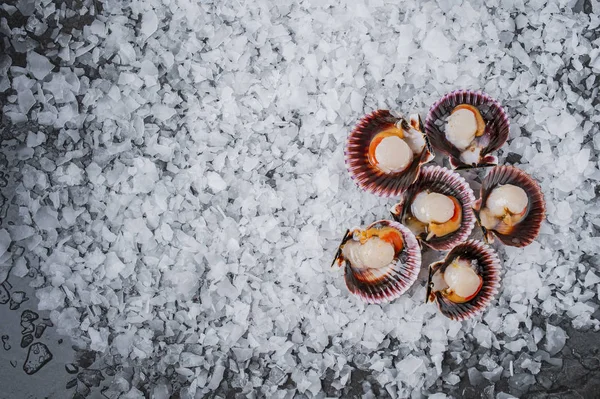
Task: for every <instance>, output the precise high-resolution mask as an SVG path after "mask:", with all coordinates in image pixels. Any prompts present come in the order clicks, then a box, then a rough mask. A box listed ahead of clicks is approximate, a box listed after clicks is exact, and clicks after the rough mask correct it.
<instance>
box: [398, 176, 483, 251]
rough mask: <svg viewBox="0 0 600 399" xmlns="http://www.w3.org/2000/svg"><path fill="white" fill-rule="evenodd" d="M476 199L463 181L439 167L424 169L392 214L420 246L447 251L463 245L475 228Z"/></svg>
mask: <svg viewBox="0 0 600 399" xmlns="http://www.w3.org/2000/svg"><path fill="white" fill-rule="evenodd" d="M474 201H475V196H474V195H473V190H471V188H470V187H469V185H468V184H467V182H466V181H465V179H463V178H462V177H461V176H460V175H459V174H458V173H456V172H453V171H451V170H449V169H447V168H443V167H441V166H426V167H424V168H422V169H421V172H420V174H419V178H418V179H417V181H416V182H415V183H414V184H412V185H411V186H410V187H409V188H408V189H407V190H406V191H405V192H404V193H403V194H402V196H401V197H400V201H399V202H398V203H397V204H395V205H394V206H393V207H392V209H391V213H392V216H393V218H394V220H396V221H397V222H399V223H402V224H404V225H405V226H407V227H408V228H409V229H410V230H411V231H412V232H413V233H414V234H415V236H416V237H417V239H418V240H420V241H421V243H423V244H425V245H427V246H429V247H431V248H433V249H436V250H442V251H446V250H449V249H450V248H452V247H454V246H455V245H456V244H458V243H461V242H463V241H465V240H466V239H467V238H468V237H469V235H470V234H471V231H472V230H473V227H474V226H475V215H474V213H473V209H472V206H473V203H474Z"/></svg>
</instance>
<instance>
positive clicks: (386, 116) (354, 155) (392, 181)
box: [345, 110, 434, 197]
mask: <svg viewBox="0 0 600 399" xmlns="http://www.w3.org/2000/svg"><path fill="white" fill-rule="evenodd" d="M422 125H423V124H422V122H421V119H420V117H419V116H418V115H414V116H411V118H410V121H406V120H405V119H404V118H402V117H395V116H393V115H392V114H391V113H390V112H389V111H387V110H378V111H375V112H373V113H371V114H369V115H367V116H365V117H364V118H362V119H361V120H360V121H359V122H358V124H357V125H356V127H355V128H354V130H353V131H352V133H350V135H349V136H348V140H347V143H346V149H345V157H346V167H347V168H348V172H349V173H350V176H351V177H352V179H353V180H354V181H355V182H356V184H357V185H358V186H359V187H360V188H362V189H363V190H365V191H368V192H370V193H373V194H376V195H379V196H381V197H392V196H398V195H399V194H400V193H402V192H403V191H404V190H405V189H406V188H407V187H408V186H409V185H411V184H412V183H413V182H414V181H415V179H416V178H417V176H418V174H419V169H420V167H421V165H422V164H424V163H427V162H429V161H431V160H432V159H433V157H434V154H433V150H432V148H431V145H430V144H429V141H428V140H427V138H426V137H425V135H424V134H423V126H422ZM394 126H396V127H400V128H402V129H403V130H404V131H409V130H410V131H411V133H413V134H418V133H420V134H422V135H423V140H424V142H425V146H424V147H423V150H422V151H421V153H419V154H414V157H413V160H412V163H410V165H409V166H408V167H407V168H406V169H405V170H403V171H401V172H396V173H385V172H383V171H381V170H380V169H379V168H377V167H376V166H374V165H373V164H372V163H371V161H370V160H369V154H368V152H369V145H370V144H371V141H372V140H373V138H374V137H375V136H376V135H377V134H378V133H381V132H383V131H385V130H387V129H391V128H393V127H394Z"/></svg>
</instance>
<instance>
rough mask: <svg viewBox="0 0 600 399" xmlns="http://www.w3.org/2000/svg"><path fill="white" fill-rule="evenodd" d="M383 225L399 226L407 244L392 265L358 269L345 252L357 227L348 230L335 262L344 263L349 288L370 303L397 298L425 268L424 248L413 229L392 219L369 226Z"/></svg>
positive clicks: (341, 265)
mask: <svg viewBox="0 0 600 399" xmlns="http://www.w3.org/2000/svg"><path fill="white" fill-rule="evenodd" d="M382 227H391V228H393V229H395V230H397V231H398V232H399V233H400V234H401V236H402V239H403V244H404V245H403V247H402V249H401V250H400V251H399V252H398V253H397V254H396V257H395V258H394V261H393V262H392V263H390V264H389V265H388V266H386V267H384V268H381V269H367V270H357V269H354V268H353V267H352V265H351V264H350V261H348V260H347V259H346V258H345V257H344V255H343V254H342V247H343V246H344V244H346V243H347V242H348V241H350V240H352V239H354V237H353V231H350V230H348V231H346V234H345V235H344V238H343V239H342V242H341V243H340V246H339V247H338V250H337V253H336V256H335V259H334V260H333V264H332V266H333V265H335V264H337V265H339V266H340V267H344V279H345V282H346V286H347V287H348V290H349V291H350V292H351V293H352V294H354V295H356V296H358V297H359V298H361V299H362V300H364V301H365V302H367V303H383V302H389V301H391V300H393V299H396V298H397V297H399V296H400V295H402V294H403V293H404V292H406V290H408V289H409V288H410V286H411V285H413V284H414V282H415V281H416V279H417V276H418V274H419V269H420V268H421V251H420V249H419V244H418V242H417V239H416V238H415V236H414V235H413V234H412V233H411V231H410V230H408V229H407V228H406V227H405V226H403V225H401V224H400V223H396V222H393V221H389V220H380V221H377V222H375V223H372V224H371V225H369V226H368V227H367V228H366V229H365V230H368V229H370V228H382Z"/></svg>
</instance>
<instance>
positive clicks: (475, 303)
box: [425, 240, 500, 321]
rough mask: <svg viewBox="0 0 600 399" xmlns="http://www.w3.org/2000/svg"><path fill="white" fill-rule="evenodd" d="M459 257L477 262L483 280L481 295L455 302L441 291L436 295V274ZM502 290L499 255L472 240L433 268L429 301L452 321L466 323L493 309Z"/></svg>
mask: <svg viewBox="0 0 600 399" xmlns="http://www.w3.org/2000/svg"><path fill="white" fill-rule="evenodd" d="M456 257H461V258H463V259H471V260H476V261H477V270H476V271H477V274H478V275H479V276H481V278H482V279H483V285H482V287H481V289H480V290H479V292H478V293H477V294H476V295H475V297H473V299H471V300H470V301H468V302H465V303H454V302H452V301H450V300H449V299H447V298H446V297H445V296H444V295H443V294H442V293H441V292H439V291H438V292H433V290H432V279H433V275H434V274H435V273H436V272H437V271H438V270H440V271H441V272H443V271H444V270H445V268H446V267H447V266H448V265H449V264H450V263H452V261H453V260H454V259H455V258H456ZM499 288H500V260H499V259H498V255H497V254H496V252H495V251H494V250H493V249H492V248H490V247H489V246H487V245H485V244H484V243H482V242H481V241H476V240H469V241H467V242H464V243H462V244H459V245H457V246H456V247H454V248H453V249H452V250H451V251H450V252H449V253H448V255H446V257H445V259H444V260H443V261H440V262H436V263H432V264H431V265H430V266H429V277H428V280H427V297H426V300H425V301H426V302H428V301H431V300H434V301H435V302H436V303H437V306H438V308H439V309H440V312H442V314H443V315H444V316H446V317H448V318H450V319H452V320H457V321H461V320H466V319H469V318H471V317H474V316H476V315H478V314H480V313H482V312H483V311H484V310H485V308H487V307H488V306H489V304H490V303H491V302H492V300H493V299H494V297H495V296H496V294H498V290H499Z"/></svg>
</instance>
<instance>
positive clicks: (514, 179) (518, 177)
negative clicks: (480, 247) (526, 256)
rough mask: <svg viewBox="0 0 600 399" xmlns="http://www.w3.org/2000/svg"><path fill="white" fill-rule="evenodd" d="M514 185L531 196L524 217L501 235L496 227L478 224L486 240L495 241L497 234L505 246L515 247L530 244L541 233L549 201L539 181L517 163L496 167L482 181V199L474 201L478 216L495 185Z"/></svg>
mask: <svg viewBox="0 0 600 399" xmlns="http://www.w3.org/2000/svg"><path fill="white" fill-rule="evenodd" d="M504 184H512V185H514V186H518V187H521V188H522V189H523V190H525V193H526V194H527V197H528V199H529V204H528V210H527V214H526V215H525V218H524V219H523V220H521V221H520V222H519V223H517V224H516V225H515V226H514V227H513V230H512V231H511V232H510V233H509V234H501V233H499V232H497V231H495V230H487V229H485V228H484V227H483V226H481V223H479V225H480V227H481V229H482V230H483V233H484V237H485V239H486V241H487V242H493V241H494V236H496V237H498V239H499V240H500V241H502V243H504V245H509V246H512V247H525V246H527V245H529V244H531V243H532V242H533V241H534V240H535V239H536V237H537V236H538V234H539V232H540V229H541V227H542V222H543V221H544V218H545V217H546V204H545V202H544V196H543V194H542V190H541V188H540V186H539V184H538V183H537V182H536V181H535V180H533V179H532V178H531V176H529V175H528V174H527V173H525V172H523V171H522V170H520V169H517V168H515V167H514V166H496V167H494V168H493V169H492V170H490V172H489V173H488V175H487V176H486V177H485V179H484V180H483V182H482V184H481V191H480V199H479V200H478V201H477V202H476V203H475V207H474V208H475V214H476V217H477V218H478V219H479V212H480V208H481V207H482V206H485V203H486V201H487V198H488V197H489V195H490V193H491V192H492V190H494V188H496V187H498V186H499V185H504Z"/></svg>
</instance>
